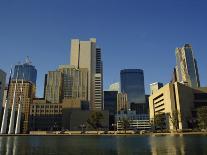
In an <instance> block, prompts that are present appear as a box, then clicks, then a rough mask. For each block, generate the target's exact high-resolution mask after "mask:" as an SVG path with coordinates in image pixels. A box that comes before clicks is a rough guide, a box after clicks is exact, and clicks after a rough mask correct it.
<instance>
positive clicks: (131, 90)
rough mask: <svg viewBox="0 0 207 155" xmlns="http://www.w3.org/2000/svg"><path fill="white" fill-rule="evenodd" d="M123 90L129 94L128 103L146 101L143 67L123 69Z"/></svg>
mask: <svg viewBox="0 0 207 155" xmlns="http://www.w3.org/2000/svg"><path fill="white" fill-rule="evenodd" d="M121 92H122V93H126V94H127V98H128V103H129V105H130V104H131V103H135V104H139V103H145V102H146V101H145V89H144V72H143V70H141V69H124V70H121Z"/></svg>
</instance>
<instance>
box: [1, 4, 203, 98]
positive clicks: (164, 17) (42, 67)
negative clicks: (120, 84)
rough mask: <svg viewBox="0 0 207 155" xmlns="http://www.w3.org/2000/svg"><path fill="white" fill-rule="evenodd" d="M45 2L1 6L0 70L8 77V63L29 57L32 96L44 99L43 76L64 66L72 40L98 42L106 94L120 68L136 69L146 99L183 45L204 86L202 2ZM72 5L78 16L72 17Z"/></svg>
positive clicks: (168, 75)
mask: <svg viewBox="0 0 207 155" xmlns="http://www.w3.org/2000/svg"><path fill="white" fill-rule="evenodd" d="M48 2H49V1H46V2H42V3H43V4H42V3H41V2H40V1H36V2H26V3H24V5H21V4H22V3H21V2H12V4H13V5H10V2H1V4H2V5H0V19H1V21H2V23H1V25H0V34H1V35H0V45H1V46H0V51H1V54H2V57H4V59H2V60H1V64H0V68H1V69H3V70H4V71H5V72H7V78H8V74H9V73H8V72H9V69H10V66H11V64H13V65H15V64H17V62H18V61H19V60H23V59H24V58H25V57H26V56H30V57H31V59H32V62H33V63H32V64H33V65H34V66H35V67H36V69H37V72H38V73H37V96H39V97H41V96H43V87H44V84H43V81H44V74H45V73H47V72H48V71H50V70H54V69H56V66H58V65H60V64H69V61H68V59H69V54H70V40H71V39H73V38H79V39H80V40H87V39H88V38H92V37H95V38H97V42H98V45H99V46H100V47H101V49H102V55H103V61H104V88H105V89H107V88H108V86H109V85H110V84H112V83H114V82H117V81H119V72H120V70H121V69H128V68H140V69H143V70H144V72H145V90H146V93H147V94H149V84H151V83H153V82H155V81H160V82H162V83H167V82H169V81H170V79H171V73H172V71H173V67H174V66H175V65H176V59H175V49H176V48H177V47H181V46H183V45H184V44H186V43H190V44H191V45H192V46H193V49H194V55H195V58H196V59H197V62H198V68H199V75H200V81H201V86H206V85H207V80H206V79H207V74H206V66H207V62H206V61H205V58H206V57H207V53H206V52H205V51H206V47H205V40H206V36H207V34H206V31H205V27H206V26H207V22H206V20H205V17H206V14H207V13H206V9H205V3H206V2H204V3H201V2H194V1H186V0H183V1H173V2H172V1H169V2H163V1H161V0H159V1H158V2H152V5H150V6H148V5H147V4H148V2H136V1H131V2H130V3H128V2H127V1H119V7H116V2H110V3H109V6H107V5H106V4H107V3H105V2H104V4H103V2H100V4H99V5H97V4H95V3H93V2H92V1H89V2H82V3H81V4H80V3H78V2H73V5H70V2H71V1H68V2H60V3H58V5H57V3H55V2H51V1H50V2H51V3H48ZM186 2H187V3H186ZM39 4H42V5H41V7H40V8H39ZM56 6H57V7H56ZM77 6H79V7H80V8H82V11H80V12H77V14H76V15H77V16H73V15H74V13H73V12H75V13H76V11H74V8H76V7H77ZM97 6H99V7H97ZM169 6H171V7H169ZM184 6H185V7H184ZM93 8H95V9H93ZM166 8H169V9H166ZM20 10H21V11H20ZM106 10H107V11H106ZM200 10H201V11H200ZM89 16H90V17H91V16H92V17H94V18H89ZM75 17H76V18H75ZM8 19H11V20H8ZM17 19H18V20H17ZM169 19H170V20H169ZM184 19H188V20H184ZM166 21H167V22H166ZM184 21H185V22H184ZM109 23H110V24H109ZM178 23H179V24H178ZM8 25H9V26H8ZM14 25H15V27H14ZM83 25H84V26H83ZM112 34H113V35H112ZM20 51H21V52H20ZM16 53H17V54H16ZM11 55H12V56H11ZM48 58H50V59H48ZM51 62H52V63H51ZM114 62H116V63H114ZM152 63H153V65H152ZM152 66H153V67H152ZM151 75H153V76H151ZM163 75H166V76H163Z"/></svg>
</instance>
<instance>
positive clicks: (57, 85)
mask: <svg viewBox="0 0 207 155" xmlns="http://www.w3.org/2000/svg"><path fill="white" fill-rule="evenodd" d="M62 81H63V76H62V73H61V72H60V71H49V72H48V74H47V80H46V82H47V84H46V89H45V99H46V101H47V102H50V103H60V102H61V101H62Z"/></svg>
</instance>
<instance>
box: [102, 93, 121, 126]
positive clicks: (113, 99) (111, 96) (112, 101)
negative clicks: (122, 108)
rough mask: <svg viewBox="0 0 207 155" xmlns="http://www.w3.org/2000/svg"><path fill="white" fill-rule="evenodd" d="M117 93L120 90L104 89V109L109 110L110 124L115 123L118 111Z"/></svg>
mask: <svg viewBox="0 0 207 155" xmlns="http://www.w3.org/2000/svg"><path fill="white" fill-rule="evenodd" d="M117 94H118V91H104V110H107V111H109V126H110V129H111V128H112V124H114V123H115V114H116V112H117Z"/></svg>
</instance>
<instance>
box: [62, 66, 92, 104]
mask: <svg viewBox="0 0 207 155" xmlns="http://www.w3.org/2000/svg"><path fill="white" fill-rule="evenodd" d="M58 71H60V72H61V73H62V75H63V82H62V85H63V93H62V94H63V99H81V100H87V101H89V98H88V80H87V79H88V69H87V68H75V67H74V66H71V65H60V66H59V68H58Z"/></svg>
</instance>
